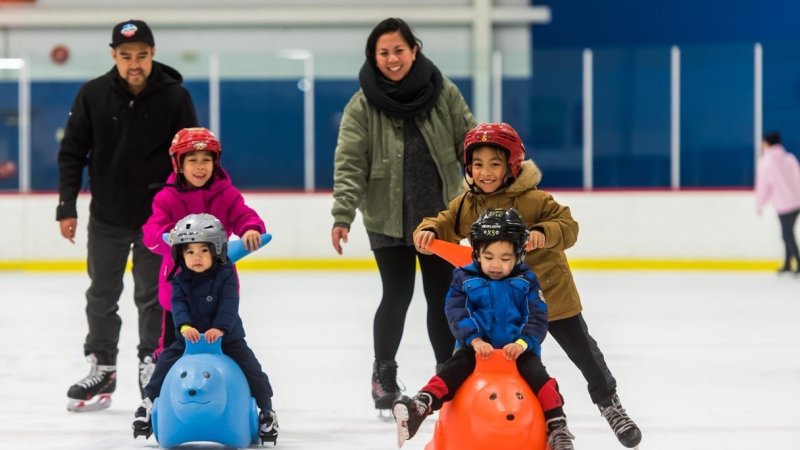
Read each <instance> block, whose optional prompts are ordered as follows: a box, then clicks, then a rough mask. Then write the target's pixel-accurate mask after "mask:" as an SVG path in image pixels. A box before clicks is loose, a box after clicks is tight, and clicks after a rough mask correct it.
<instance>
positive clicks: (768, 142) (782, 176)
mask: <svg viewBox="0 0 800 450" xmlns="http://www.w3.org/2000/svg"><path fill="white" fill-rule="evenodd" d="M762 147H763V149H764V154H763V155H762V156H761V161H760V162H759V164H758V171H757V173H756V189H755V190H756V212H757V213H758V215H759V216H760V215H761V214H762V213H763V211H764V205H766V203H767V201H772V206H774V207H775V210H776V211H778V219H779V220H780V222H781V233H782V234H783V242H784V245H785V246H786V258H785V259H784V260H783V267H781V269H780V270H778V273H779V274H783V273H789V272H791V271H792V261H793V260H794V274H795V275H797V276H800V253H799V252H798V250H797V239H795V236H794V224H795V222H797V216H798V214H800V164H798V162H797V157H795V156H794V155H793V154H792V153H789V152H787V151H786V149H785V148H783V145H782V144H781V136H780V134H778V133H769V134H767V135H765V136H764V140H763V145H762Z"/></svg>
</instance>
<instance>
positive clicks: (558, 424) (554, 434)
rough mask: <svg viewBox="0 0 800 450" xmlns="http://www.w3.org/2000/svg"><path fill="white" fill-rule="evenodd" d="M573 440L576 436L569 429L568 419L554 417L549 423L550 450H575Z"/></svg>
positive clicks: (548, 443)
mask: <svg viewBox="0 0 800 450" xmlns="http://www.w3.org/2000/svg"><path fill="white" fill-rule="evenodd" d="M573 439H575V436H573V435H572V433H570V432H569V428H567V418H566V417H564V416H561V417H554V418H552V419H550V420H548V421H547V445H548V448H549V449H550V450H575V447H573V446H572V440H573Z"/></svg>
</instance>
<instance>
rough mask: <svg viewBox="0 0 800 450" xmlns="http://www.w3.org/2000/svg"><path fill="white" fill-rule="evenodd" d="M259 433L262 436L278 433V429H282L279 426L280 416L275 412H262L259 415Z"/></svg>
mask: <svg viewBox="0 0 800 450" xmlns="http://www.w3.org/2000/svg"><path fill="white" fill-rule="evenodd" d="M258 423H259V425H260V426H259V430H258V431H259V432H260V433H261V434H271V433H277V431H278V429H279V428H280V427H279V425H278V415H277V414H276V413H275V411H272V410H269V411H263V410H262V411H261V414H259V420H258Z"/></svg>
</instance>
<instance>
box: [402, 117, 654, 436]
mask: <svg viewBox="0 0 800 450" xmlns="http://www.w3.org/2000/svg"><path fill="white" fill-rule="evenodd" d="M524 159H525V147H524V145H523V143H522V140H521V139H520V137H519V135H518V134H517V132H516V131H515V130H514V129H513V128H512V127H511V126H509V125H507V124H505V123H482V124H479V125H478V126H476V127H475V128H473V129H472V130H470V131H469V132H468V133H467V135H466V137H465V138H464V167H465V178H466V180H467V185H468V186H469V190H468V191H467V192H465V193H463V194H461V195H460V196H458V197H456V198H455V199H454V200H452V201H451V202H450V204H449V205H448V208H447V210H444V211H442V212H440V213H439V214H438V215H437V216H436V217H428V218H425V219H424V220H423V221H422V222H421V223H420V224H419V226H418V227H417V229H416V231H415V232H414V245H415V246H416V248H417V250H418V251H420V252H422V253H430V251H429V250H428V246H429V245H430V243H431V242H432V241H433V239H434V238H438V239H441V240H444V241H449V242H459V241H460V240H461V239H463V238H464V237H466V236H467V235H468V234H469V232H470V226H471V224H472V223H473V222H474V221H475V220H476V219H477V218H478V217H479V216H480V214H481V213H482V212H483V211H484V210H486V209H488V208H514V209H516V210H517V211H519V212H520V214H521V215H522V218H523V221H524V222H525V226H526V227H527V228H528V229H529V230H530V234H529V238H528V245H527V250H528V253H527V254H526V256H525V263H526V264H528V266H530V268H531V269H532V270H533V272H534V273H535V274H536V276H537V277H538V278H539V282H540V283H541V287H542V291H543V293H544V298H545V299H547V307H548V311H549V316H548V320H549V325H548V326H549V332H550V334H551V335H552V336H553V338H555V340H556V342H558V345H560V346H561V348H562V349H564V352H566V354H567V356H569V358H570V359H571V360H572V361H573V362H574V363H575V365H576V366H577V367H578V369H580V371H581V373H582V374H583V376H584V378H585V379H586V381H587V382H588V389H589V395H590V396H591V398H592V402H594V403H595V404H596V405H597V406H598V408H599V409H600V412H601V414H602V415H603V417H605V418H606V420H607V421H608V423H609V425H610V426H611V428H612V429H613V430H614V434H615V435H616V436H617V438H618V439H619V441H620V442H621V443H622V444H623V445H624V446H625V447H628V448H633V447H636V446H637V445H639V442H640V441H641V439H642V433H641V430H639V427H638V426H636V424H635V423H634V422H633V420H631V418H630V417H628V415H627V414H626V412H625V409H624V408H623V407H622V404H621V403H620V400H619V397H618V396H617V382H616V380H615V379H614V377H613V376H612V375H611V371H610V370H609V369H608V366H606V363H605V360H604V359H603V354H602V352H601V351H600V348H599V347H598V345H597V342H595V340H594V339H593V338H592V337H591V336H590V335H589V330H588V327H587V325H586V322H585V321H584V318H583V315H582V314H581V310H582V306H581V301H580V297H579V295H578V290H577V288H576V287H575V281H574V280H573V278H572V271H571V270H570V268H569V263H568V261H567V256H566V254H565V253H564V251H565V250H566V249H568V248H570V247H572V246H573V245H574V244H575V242H576V240H577V238H578V223H577V222H576V221H575V220H574V219H573V218H572V214H571V213H570V211H569V208H568V207H566V206H563V205H560V204H559V203H558V202H556V201H555V200H554V199H553V196H552V195H550V194H548V193H546V192H544V191H540V190H539V189H538V188H537V185H538V184H539V182H540V181H541V179H542V174H541V171H540V170H539V168H538V167H536V165H535V164H534V163H533V161H530V160H528V161H523V160H524Z"/></svg>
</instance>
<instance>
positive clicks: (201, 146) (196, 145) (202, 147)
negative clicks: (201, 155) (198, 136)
mask: <svg viewBox="0 0 800 450" xmlns="http://www.w3.org/2000/svg"><path fill="white" fill-rule="evenodd" d="M192 147H194V149H195V150H205V149H206V147H207V145H206V143H205V142H195V143H194V144H193V145H192Z"/></svg>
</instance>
